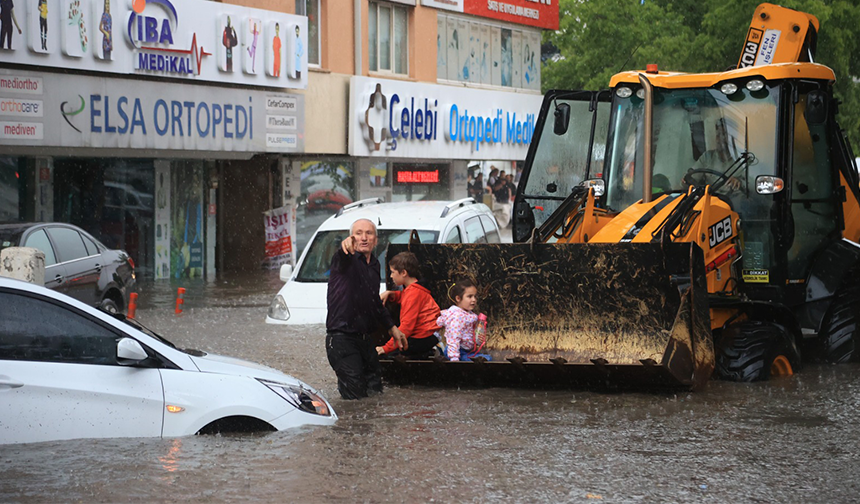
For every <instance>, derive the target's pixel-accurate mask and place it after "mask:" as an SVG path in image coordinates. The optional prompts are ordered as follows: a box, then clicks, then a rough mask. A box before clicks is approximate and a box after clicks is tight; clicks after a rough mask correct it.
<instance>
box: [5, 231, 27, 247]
mask: <svg viewBox="0 0 860 504" xmlns="http://www.w3.org/2000/svg"><path fill="white" fill-rule="evenodd" d="M25 229H26V228H22V227H10V228H0V250H3V249H5V248H9V247H17V246H18V241H19V240H20V239H21V235H22V234H23V233H24V230H25Z"/></svg>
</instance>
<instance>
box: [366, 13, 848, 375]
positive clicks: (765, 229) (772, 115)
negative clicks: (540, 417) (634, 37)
mask: <svg viewBox="0 0 860 504" xmlns="http://www.w3.org/2000/svg"><path fill="white" fill-rule="evenodd" d="M817 33H818V20H817V19H816V18H815V17H814V16H812V15H809V14H805V13H801V12H797V11H793V10H790V9H785V8H782V7H778V6H775V5H771V4H761V5H760V6H759V7H758V8H757V9H756V11H755V14H754V16H753V20H752V23H751V25H750V28H749V31H748V35H747V39H746V41H745V43H744V47H743V51H742V55H741V58H740V60H739V62H738V67H737V68H736V69H733V70H729V71H725V72H718V73H707V74H685V73H674V72H665V71H661V70H658V69H657V68H655V67H651V66H649V68H648V69H647V70H646V71H644V72H623V73H620V74H617V75H615V76H614V77H613V78H612V80H611V82H610V89H609V90H605V91H598V92H590V91H561V90H556V91H550V92H549V93H547V94H546V96H545V97H544V101H543V104H542V107H541V111H540V115H539V118H538V123H537V125H536V130H535V135H534V139H533V140H532V143H531V146H530V149H529V153H528V157H527V159H526V162H525V166H524V172H523V174H522V177H521V180H520V183H519V186H518V188H517V195H516V200H515V204H514V219H513V235H514V241H515V242H516V243H514V244H509V245H505V244H503V245H488V244H484V245H421V244H416V243H413V244H410V245H408V246H406V245H401V246H393V245H392V246H391V250H390V251H389V253H388V257H392V256H393V255H394V254H396V253H397V252H399V251H401V250H404V249H406V248H408V249H409V250H411V251H412V252H414V253H415V254H416V255H418V258H419V261H420V262H421V263H422V264H425V265H426V266H425V268H424V270H425V275H426V276H427V277H428V278H427V279H426V280H427V285H428V286H429V287H430V289H431V292H434V295H435V296H436V298H437V302H438V303H439V305H440V306H443V307H445V306H448V305H450V303H451V301H450V300H448V299H445V295H446V292H447V287H448V286H449V285H450V284H451V283H452V282H453V281H455V280H457V279H458V278H462V277H468V278H471V279H472V280H474V281H475V282H476V284H477V285H478V286H479V289H478V290H479V299H480V300H479V306H478V310H480V311H482V312H484V313H486V314H487V315H488V319H489V329H488V340H487V343H486V346H485V347H484V348H483V349H482V352H481V353H484V354H487V355H489V356H490V358H489V359H487V358H482V357H477V358H475V359H473V360H472V361H471V362H448V361H446V360H444V359H443V358H441V357H438V358H435V359H425V360H404V359H400V358H395V359H393V360H391V361H385V362H384V363H383V369H384V372H385V376H386V377H387V379H388V380H390V381H393V382H423V383H433V384H446V383H447V384H459V385H468V384H479V383H483V384H486V385H540V386H552V385H559V386H574V387H603V386H608V387H620V388H637V387H642V388H649V389H651V388H655V387H658V388H659V387H670V388H674V387H681V388H689V389H698V388H701V387H702V386H704V385H705V384H706V383H707V381H708V380H709V379H710V378H712V377H718V378H721V379H728V380H736V381H753V380H762V379H767V378H768V377H770V376H772V375H787V374H792V373H793V372H794V371H796V370H798V369H799V368H800V366H801V364H802V362H803V359H804V358H808V357H809V356H810V353H811V352H810V351H811V350H812V349H818V350H820V351H821V352H822V353H823V355H824V356H825V358H826V359H828V360H830V361H834V362H844V361H848V360H860V283H858V281H857V278H859V277H860V275H858V274H860V245H858V241H860V204H858V202H860V189H858V182H860V180H858V174H857V169H856V167H855V166H854V161H853V160H854V155H853V153H852V152H851V149H850V147H849V145H848V143H847V140H846V138H845V135H844V134H843V132H842V131H841V130H840V128H839V126H838V124H837V122H836V115H837V106H838V101H837V100H836V98H834V96H833V83H834V81H835V76H834V74H833V71H832V70H831V69H829V68H827V67H825V66H823V65H820V64H816V63H814V62H813V57H814V54H815V47H816V36H817ZM801 351H803V353H804V355H803V358H802V357H801Z"/></svg>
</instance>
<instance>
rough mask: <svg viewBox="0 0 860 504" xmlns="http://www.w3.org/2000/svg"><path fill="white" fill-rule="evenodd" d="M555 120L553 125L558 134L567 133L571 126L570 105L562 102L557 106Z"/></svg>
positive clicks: (553, 129) (554, 131)
mask: <svg viewBox="0 0 860 504" xmlns="http://www.w3.org/2000/svg"><path fill="white" fill-rule="evenodd" d="M554 114H555V121H554V122H553V125H552V131H553V133H555V134H556V135H558V136H561V135H564V134H565V133H567V128H568V126H570V105H569V104H567V103H560V104H558V105H556V106H555V112H554Z"/></svg>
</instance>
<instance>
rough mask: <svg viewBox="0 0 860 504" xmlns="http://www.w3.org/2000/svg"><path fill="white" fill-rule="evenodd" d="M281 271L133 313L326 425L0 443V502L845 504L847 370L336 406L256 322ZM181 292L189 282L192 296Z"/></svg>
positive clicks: (293, 344) (303, 349) (167, 295)
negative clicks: (322, 415)
mask: <svg viewBox="0 0 860 504" xmlns="http://www.w3.org/2000/svg"><path fill="white" fill-rule="evenodd" d="M279 285H280V281H279V280H278V279H277V274H276V273H271V274H268V273H266V274H263V273H255V274H249V275H243V276H235V277H232V278H229V279H225V280H220V281H217V282H212V283H207V282H199V283H196V284H194V283H186V285H185V286H186V288H187V289H188V293H187V294H186V297H185V299H186V304H185V310H184V313H183V314H182V315H181V316H179V317H177V316H175V315H174V313H173V309H174V300H175V287H176V284H170V283H159V284H152V283H150V284H146V283H145V284H143V285H142V286H141V300H140V305H141V308H140V309H139V311H138V318H139V319H140V320H141V321H142V322H143V323H144V324H146V325H148V326H150V327H151V328H152V329H154V330H156V331H157V332H159V333H161V334H162V335H164V336H166V337H167V338H168V339H170V340H172V341H173V342H174V343H176V344H177V345H178V346H181V347H191V348H198V349H201V350H205V351H208V352H214V353H221V354H227V355H231V356H236V357H240V358H244V359H248V360H252V361H256V362H261V363H263V364H266V365H269V366H272V367H275V368H278V369H281V370H283V371H285V372H287V373H290V374H293V375H295V376H297V377H299V378H301V379H302V380H304V381H307V382H308V383H310V384H312V385H314V386H315V387H318V388H319V389H321V391H322V392H323V394H324V395H326V397H328V398H329V399H330V400H331V402H332V404H333V406H334V408H335V409H336V410H337V412H338V415H339V416H340V420H338V423H337V424H336V425H335V426H334V427H315V428H302V429H297V430H292V431H287V432H276V433H269V434H265V435H225V436H194V437H189V438H180V439H120V440H78V441H64V442H50V443H37V444H29V445H7V446H0V502H58V501H63V502H79V501H87V502H126V501H138V502H151V501H192V502H223V501H236V500H253V501H261V502H350V503H351V502H428V501H434V502H486V501H498V500H504V501H509V502H536V501H552V502H636V501H643V502H655V501H656V502H663V501H670V502H729V501H743V502H850V501H855V500H856V498H857V497H856V496H857V495H858V491H860V482H858V480H857V474H860V462H858V459H857V456H856V454H857V453H858V451H860V420H858V414H857V412H858V410H860V366H857V365H843V366H827V365H811V366H807V367H806V368H805V369H804V370H803V371H802V372H801V373H799V374H797V375H795V376H793V377H789V378H784V379H779V380H775V381H771V382H768V383H757V384H735V383H723V382H711V383H710V384H709V385H708V387H707V388H706V389H705V390H704V391H703V392H700V393H696V394H690V393H681V394H666V393H662V394H641V393H625V394H608V393H594V392H582V391H541V390H516V389H492V388H491V389H474V388H469V387H468V386H464V387H462V388H461V389H458V390H451V389H437V388H428V387H388V388H387V389H386V393H385V394H384V395H382V396H378V397H375V398H371V399H366V400H363V401H356V402H347V401H343V400H341V399H340V398H339V397H338V394H337V391H336V380H335V376H334V373H333V372H332V371H331V369H330V368H329V366H328V363H327V361H326V357H325V350H324V348H323V342H324V327H322V326H306V327H287V326H269V325H266V324H265V323H264V322H263V320H264V318H265V310H266V307H267V305H268V303H269V301H270V300H271V297H272V296H273V295H274V294H275V292H276V291H277V288H278V286H279ZM189 286H190V287H189Z"/></svg>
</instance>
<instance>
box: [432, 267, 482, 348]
mask: <svg viewBox="0 0 860 504" xmlns="http://www.w3.org/2000/svg"><path fill="white" fill-rule="evenodd" d="M448 297H449V298H451V299H453V300H454V304H453V305H451V307H450V308H448V309H447V310H442V313H441V315H439V318H438V319H436V324H437V325H439V326H440V327H444V328H445V341H446V342H447V354H448V359H449V360H451V361H455V362H456V361H459V360H460V359H461V357H462V356H465V354H468V353H469V352H473V351H474V350H475V324H476V323H477V322H478V315H477V314H475V313H474V312H473V310H474V309H475V306H476V305H477V304H478V289H477V287H475V284H474V283H472V281H471V280H468V279H464V280H460V281H459V282H457V283H456V284H454V285H453V286H452V287H451V290H450V291H449V293H448Z"/></svg>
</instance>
